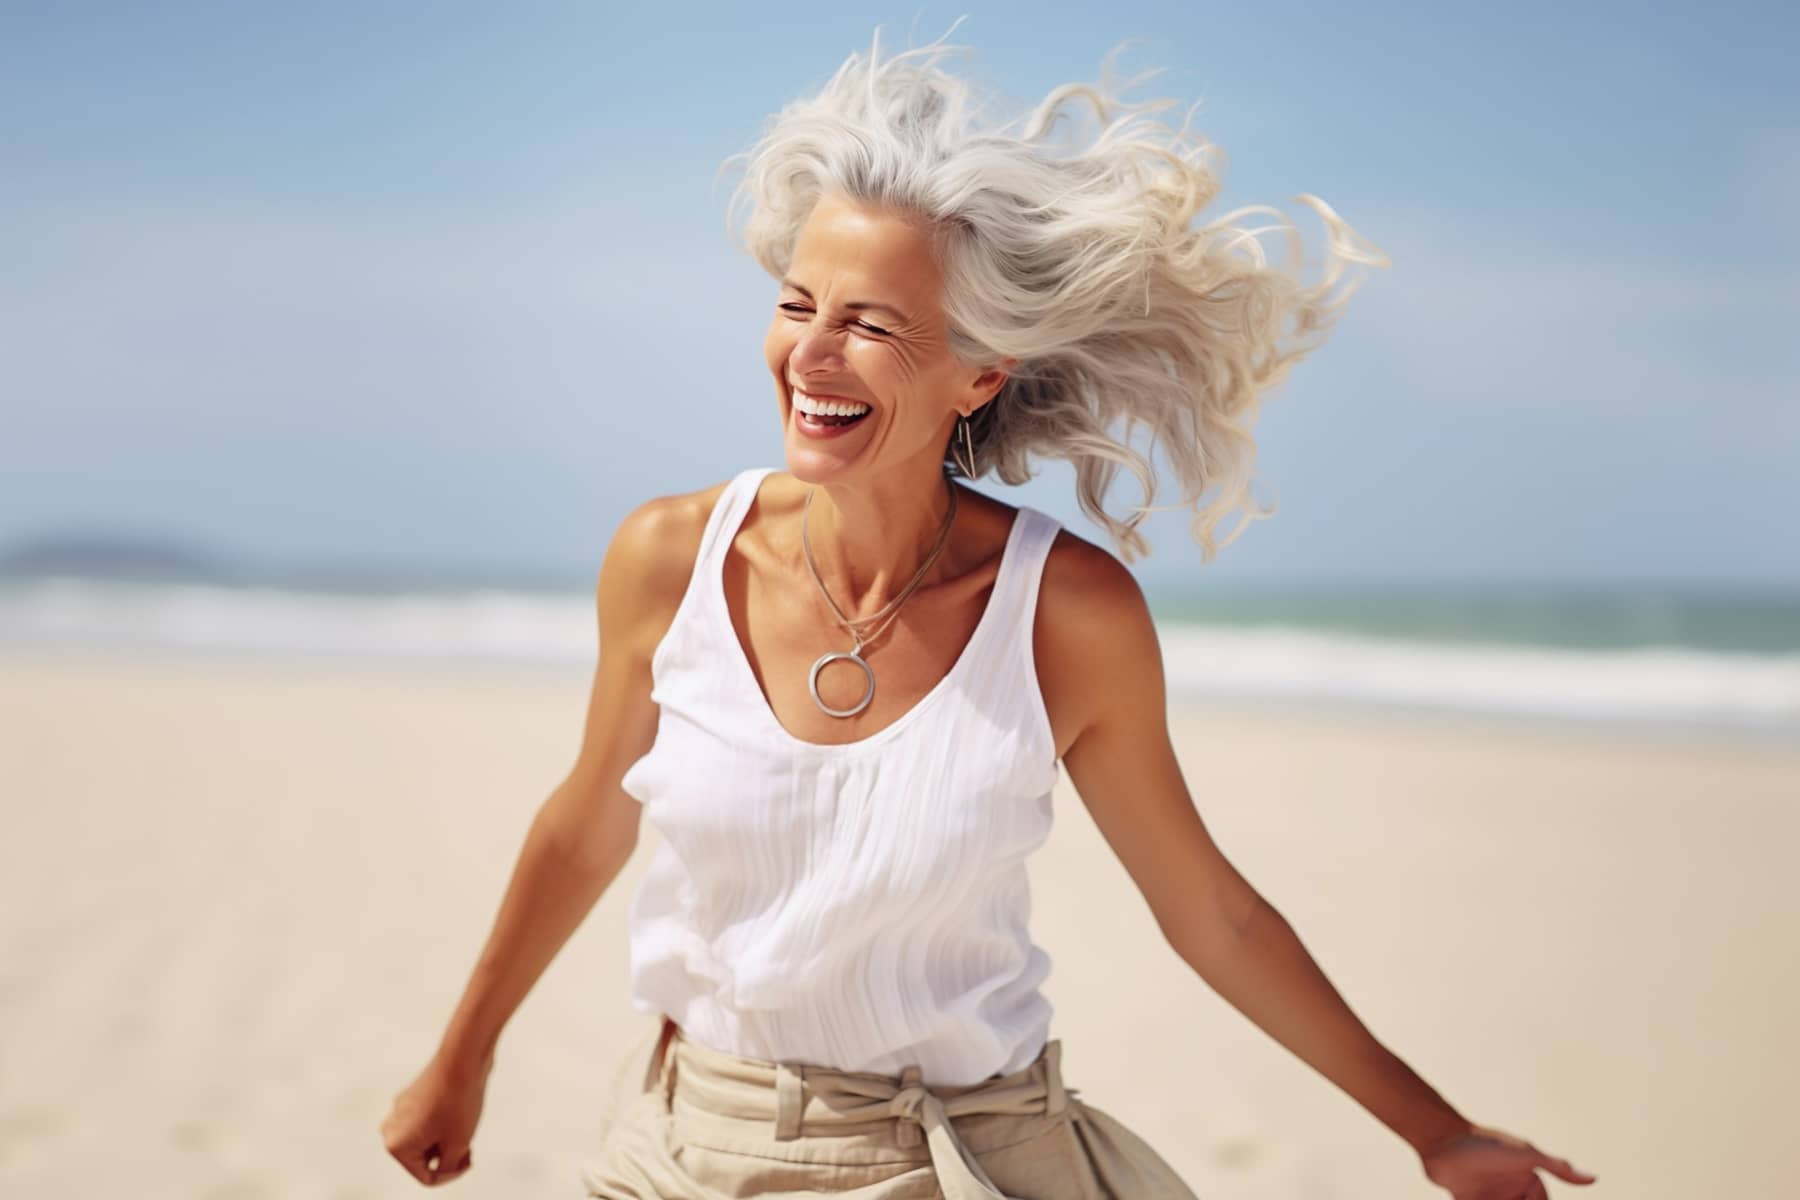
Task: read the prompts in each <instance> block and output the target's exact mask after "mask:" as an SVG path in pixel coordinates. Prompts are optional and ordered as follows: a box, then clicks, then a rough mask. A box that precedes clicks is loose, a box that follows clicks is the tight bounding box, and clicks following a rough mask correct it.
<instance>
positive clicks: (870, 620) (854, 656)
mask: <svg viewBox="0 0 1800 1200" xmlns="http://www.w3.org/2000/svg"><path fill="white" fill-rule="evenodd" d="M944 483H945V485H946V486H947V487H948V488H949V489H950V509H949V511H948V512H946V513H945V514H944V524H943V527H942V528H941V529H939V530H938V536H937V544H936V545H934V546H932V548H931V553H929V554H927V555H926V556H925V561H924V562H922V563H920V564H919V569H918V571H917V572H915V573H914V575H913V577H912V582H911V583H908V584H907V585H906V586H905V587H904V588H902V589H901V590H900V594H899V595H898V596H895V597H894V598H893V599H892V600H890V601H888V602H887V603H886V604H884V605H882V607H881V610H880V611H879V612H874V613H871V614H869V615H868V616H866V617H846V616H845V615H844V610H843V609H841V608H839V607H838V606H837V601H835V600H833V599H832V598H831V591H830V589H828V588H827V587H826V586H825V581H824V580H823V579H820V578H819V568H818V566H817V564H815V563H814V562H813V553H812V543H811V542H810V541H808V540H807V536H806V514H807V513H809V512H811V511H812V500H813V491H814V490H815V489H813V488H807V489H806V504H805V505H804V506H803V507H802V508H801V510H800V547H801V549H802V550H804V551H805V552H806V569H807V570H808V571H810V572H812V577H813V582H814V583H816V584H818V585H819V591H820V593H822V594H823V595H824V597H825V603H827V604H829V605H831V611H832V612H833V613H834V614H836V616H837V621H838V624H839V625H842V626H843V627H844V632H846V633H848V634H849V635H850V636H851V638H852V639H854V640H855V642H856V645H855V646H853V647H851V648H850V649H849V650H832V651H830V652H828V653H825V654H821V655H820V656H819V657H818V659H817V660H816V661H815V662H814V663H813V665H812V673H811V674H809V675H808V676H807V677H806V688H807V690H808V691H810V692H811V693H812V698H813V703H814V704H817V705H818V706H819V708H820V710H821V711H823V712H824V713H826V714H827V715H828V716H833V717H854V716H855V715H856V714H857V713H859V712H861V711H862V710H863V709H865V708H867V707H869V701H871V700H873V699H874V698H875V672H874V671H872V670H870V668H869V664H868V663H867V662H865V661H864V660H863V656H862V648H863V647H864V646H866V645H868V644H869V643H870V642H873V641H874V640H875V639H876V638H878V637H880V636H881V635H882V633H883V632H884V631H885V630H886V629H887V627H888V625H889V624H891V623H892V622H893V620H894V618H895V617H897V616H899V615H900V606H901V605H902V604H904V603H906V599H907V597H909V596H911V595H912V594H913V592H914V591H915V590H916V589H917V588H918V586H919V584H920V583H922V582H924V579H925V573H926V572H927V571H929V570H931V564H932V563H934V562H936V561H937V558H938V555H940V554H942V553H943V552H944V546H945V544H946V543H947V542H948V541H949V538H950V523H951V522H952V521H954V520H955V519H956V493H957V491H958V488H957V486H956V484H955V483H953V482H951V480H950V474H949V472H948V471H946V472H945V473H944ZM871 624H874V625H875V628H874V629H873V630H871V631H870V632H868V633H866V634H865V633H864V632H862V628H861V627H863V626H867V625H871ZM839 659H843V660H844V661H846V662H853V663H855V664H856V665H857V666H859V667H861V668H862V673H863V679H864V680H865V681H866V683H867V687H866V688H865V689H864V691H863V695H862V699H861V700H858V701H857V702H856V703H855V704H854V705H852V706H851V707H849V708H833V707H831V706H830V705H829V704H827V703H825V701H824V700H823V699H822V698H821V697H820V696H819V672H820V671H823V670H824V669H825V667H826V666H827V665H828V664H830V663H833V662H836V661H837V660H839Z"/></svg>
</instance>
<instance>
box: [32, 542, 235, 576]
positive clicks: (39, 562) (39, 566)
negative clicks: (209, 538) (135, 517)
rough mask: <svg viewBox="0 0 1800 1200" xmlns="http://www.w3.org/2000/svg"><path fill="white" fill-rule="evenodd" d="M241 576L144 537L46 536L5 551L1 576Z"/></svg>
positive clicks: (189, 547) (196, 553)
mask: <svg viewBox="0 0 1800 1200" xmlns="http://www.w3.org/2000/svg"><path fill="white" fill-rule="evenodd" d="M241 574H242V572H241V571H240V570H239V569H238V568H237V567H236V566H234V565H233V563H232V562H231V561H230V560H229V559H227V558H226V557H225V556H224V555H221V554H218V553H215V552H212V551H208V550H206V549H204V548H202V547H200V546H197V545H195V544H193V543H191V542H184V541H181V540H178V539H174V538H166V537H155V536H146V535H141V534H127V533H69V534H45V535H40V536H38V537H34V538H29V539H26V540H24V541H21V542H18V543H15V544H14V545H12V546H10V547H7V548H5V549H0V575H81V576H89V577H97V578H104V579H143V580H194V581H202V580H204V581H212V582H225V581H230V580H235V579H237V578H239V577H240V575H241Z"/></svg>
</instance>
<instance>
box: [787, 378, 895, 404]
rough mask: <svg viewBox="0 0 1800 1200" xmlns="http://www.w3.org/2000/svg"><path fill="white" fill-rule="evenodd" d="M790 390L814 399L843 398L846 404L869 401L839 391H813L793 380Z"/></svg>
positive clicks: (789, 385) (790, 383)
mask: <svg viewBox="0 0 1800 1200" xmlns="http://www.w3.org/2000/svg"><path fill="white" fill-rule="evenodd" d="M788 391H790V392H805V393H806V394H807V395H808V396H811V397H812V398H813V399H814V400H842V401H843V402H844V403H845V404H867V403H868V401H866V400H858V399H857V398H856V397H855V396H843V395H839V394H838V393H837V392H815V391H813V389H811V388H809V387H801V386H799V385H798V384H796V383H793V382H789V384H788ZM870 407H871V408H872V407H874V406H873V405H870Z"/></svg>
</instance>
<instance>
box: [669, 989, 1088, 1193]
mask: <svg viewBox="0 0 1800 1200" xmlns="http://www.w3.org/2000/svg"><path fill="white" fill-rule="evenodd" d="M644 1090H645V1091H652V1090H655V1091H659V1092H660V1093H661V1094H662V1097H663V1100H664V1102H665V1103H666V1104H667V1103H672V1102H673V1100H674V1098H675V1096H676V1095H677V1094H679V1095H680V1096H681V1097H682V1099H683V1101H684V1102H685V1103H689V1104H693V1105H694V1106H696V1107H698V1108H701V1109H704V1110H706V1111H708V1112H712V1113H716V1114H718V1115H720V1116H726V1117H734V1118H738V1119H741V1120H757V1121H764V1120H766V1121H768V1122H770V1123H771V1125H772V1127H773V1133H774V1137H775V1139H776V1140H777V1141H791V1140H793V1139H795V1138H799V1137H803V1136H805V1135H807V1134H820V1133H830V1132H832V1131H834V1130H836V1131H840V1132H841V1131H843V1129H844V1127H846V1126H852V1125H859V1124H860V1125H868V1124H869V1123H870V1122H878V1121H882V1120H886V1119H893V1120H895V1121H897V1122H898V1127H897V1128H896V1129H895V1131H894V1136H895V1140H896V1142H897V1144H899V1145H901V1146H908V1147H911V1146H918V1145H919V1144H920V1142H921V1141H923V1142H924V1144H925V1145H926V1147H927V1149H928V1151H929V1153H930V1156H931V1164H932V1168H933V1170H934V1171H935V1172H936V1173H937V1179H938V1187H939V1188H940V1190H942V1191H943V1193H944V1197H945V1200H1006V1197H1005V1195H1004V1194H1003V1193H1002V1192H1001V1191H1000V1190H999V1188H997V1187H995V1186H994V1182H993V1180H991V1179H990V1178H988V1175H987V1172H986V1171H984V1170H983V1169H982V1167H981V1163H980V1161H979V1160H978V1159H977V1158H976V1157H975V1155H974V1154H972V1153H971V1152H970V1151H969V1149H968V1148H967V1147H966V1146H965V1145H964V1144H963V1140H962V1138H961V1136H960V1135H959V1134H958V1132H957V1129H956V1125H955V1123H954V1121H953V1118H955V1117H962V1116H971V1115H974V1114H976V1113H1002V1114H1009V1115H1019V1116H1027V1115H1050V1116H1054V1115H1056V1114H1058V1113H1062V1112H1064V1111H1066V1110H1067V1109H1068V1108H1069V1097H1070V1094H1071V1093H1072V1092H1075V1091H1077V1089H1074V1088H1066V1087H1065V1086H1064V1085H1063V1079H1062V1042H1061V1040H1060V1039H1055V1038H1052V1039H1051V1040H1050V1041H1048V1042H1046V1043H1045V1045H1044V1048H1043V1050H1041V1051H1040V1052H1039V1053H1038V1056H1037V1058H1035V1059H1034V1060H1032V1062H1031V1063H1029V1064H1028V1065H1026V1066H1025V1067H1023V1068H1021V1069H1020V1070H1018V1071H1015V1072H1013V1073H1012V1074H1010V1075H1001V1076H997V1077H995V1078H992V1079H987V1080H984V1081H982V1082H980V1083H973V1084H963V1085H958V1086H951V1087H935V1088H933V1087H927V1086H926V1085H925V1084H924V1083H922V1082H921V1081H920V1078H919V1068H918V1067H916V1066H910V1067H907V1068H905V1070H903V1071H902V1072H901V1073H900V1074H899V1075H897V1076H896V1075H884V1074H879V1073H875V1072H866V1071H839V1070H835V1069H832V1068H828V1067H820V1066H813V1065H810V1064H805V1063H789V1062H767V1061H764V1060H762V1059H754V1058H742V1057H739V1056H737V1055H733V1054H725V1053H722V1052H720V1051H718V1050H714V1049H713V1048H711V1047H710V1046H704V1045H701V1044H700V1043H698V1042H695V1041H693V1040H692V1039H691V1038H689V1037H687V1036H686V1034H684V1033H683V1032H682V1030H681V1028H680V1026H678V1025H676V1023H675V1022H674V1021H673V1020H672V1019H670V1018H669V1017H666V1016H665V1017H664V1018H663V1021H662V1028H661V1030H660V1031H659V1032H658V1035H657V1039H656V1045H655V1048H654V1049H653V1050H652V1051H651V1054H650V1061H649V1064H648V1066H647V1067H646V1069H645V1073H644Z"/></svg>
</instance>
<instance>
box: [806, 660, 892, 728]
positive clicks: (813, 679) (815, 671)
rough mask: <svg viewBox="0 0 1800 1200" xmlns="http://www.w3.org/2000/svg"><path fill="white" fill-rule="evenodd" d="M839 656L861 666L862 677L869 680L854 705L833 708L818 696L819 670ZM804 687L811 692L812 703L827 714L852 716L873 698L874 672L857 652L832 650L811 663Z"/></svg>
mask: <svg viewBox="0 0 1800 1200" xmlns="http://www.w3.org/2000/svg"><path fill="white" fill-rule="evenodd" d="M840 658H841V659H843V660H845V661H846V662H853V663H855V664H856V665H857V666H859V667H861V668H862V672H863V678H865V679H867V680H868V681H869V686H868V690H866V691H865V692H863V697H862V699H861V700H858V701H857V702H856V704H855V706H854V707H851V708H833V707H831V705H829V704H827V703H825V701H824V700H822V699H820V698H819V672H820V671H823V670H824V669H825V667H826V665H827V664H828V663H832V662H835V661H837V660H838V659H840ZM806 687H807V690H808V691H810V692H812V698H813V703H814V704H816V705H818V706H819V707H820V708H821V709H823V710H824V711H825V712H826V713H827V714H828V715H830V716H833V717H854V716H855V715H856V714H857V713H859V712H861V711H862V710H863V709H865V708H867V707H869V701H871V700H873V699H874V698H875V672H873V671H871V670H869V664H868V663H866V662H864V661H863V660H862V656H861V655H859V654H857V653H856V651H854V650H834V651H832V652H831V653H830V654H821V655H819V659H818V661H817V662H815V663H813V665H812V673H811V674H810V675H808V676H807V677H806Z"/></svg>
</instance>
